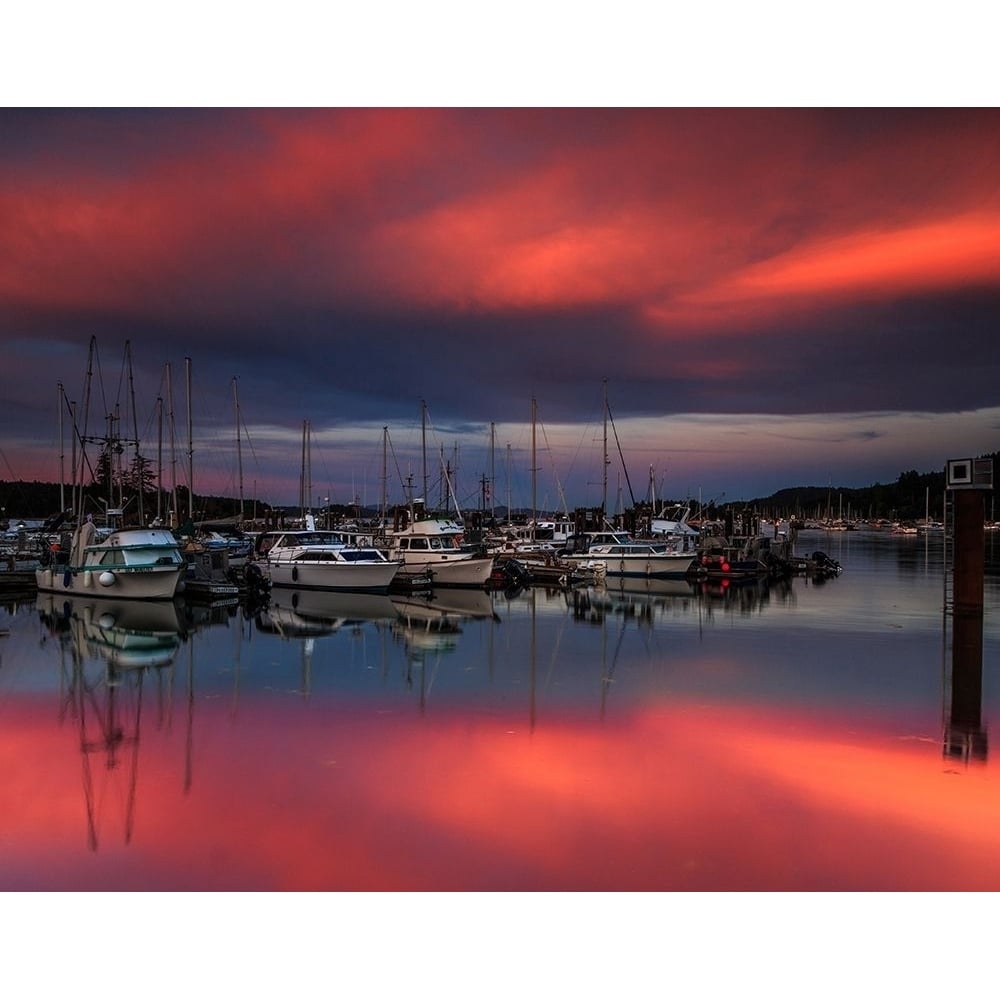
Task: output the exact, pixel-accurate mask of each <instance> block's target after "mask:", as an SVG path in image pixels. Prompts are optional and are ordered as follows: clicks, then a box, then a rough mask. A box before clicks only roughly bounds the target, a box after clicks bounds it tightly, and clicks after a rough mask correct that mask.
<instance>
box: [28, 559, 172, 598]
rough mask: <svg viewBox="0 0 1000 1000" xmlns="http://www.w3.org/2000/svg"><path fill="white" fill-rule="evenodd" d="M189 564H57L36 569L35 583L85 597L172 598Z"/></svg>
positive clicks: (47, 588)
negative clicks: (109, 566)
mask: <svg viewBox="0 0 1000 1000" xmlns="http://www.w3.org/2000/svg"><path fill="white" fill-rule="evenodd" d="M186 570H187V566H186V565H180V566H163V567H159V566H151V567H135V568H134V569H130V568H129V567H128V566H115V567H114V568H113V569H112V570H108V569H105V568H102V567H100V566H96V567H93V568H83V569H74V570H66V569H65V568H63V567H59V566H54V567H51V566H50V567H46V568H42V569H36V570H35V583H36V584H37V586H38V589H39V590H41V591H44V592H46V593H52V594H67V595H70V596H73V595H76V596H84V597H110V598H129V599H135V600H170V599H171V598H172V597H174V595H175V594H177V592H178V590H179V589H180V585H181V578H182V577H183V575H184V573H185V572H186Z"/></svg>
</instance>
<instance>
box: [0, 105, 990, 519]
mask: <svg viewBox="0 0 1000 1000" xmlns="http://www.w3.org/2000/svg"><path fill="white" fill-rule="evenodd" d="M998 317H1000V112H998V111H996V110H992V109H970V110H912V109H903V110H801V109H799V110H797V109H787V110H766V109H764V110H759V109H745V110H699V109H671V108H666V109H635V110H616V109H608V108H604V109H595V110H586V109H562V110H545V109H530V108H516V109H507V110H505V109H496V108H494V109H482V110H476V109H474V108H466V109H435V108H428V109H423V110H419V109H417V110H406V109H377V108H376V109H355V110H337V109H332V110H218V111H213V110H197V109H189V110H148V111H143V110H118V111H112V110H66V111H43V110H32V109H27V110H12V109H8V110H5V111H2V112H0V398H2V400H3V408H2V411H0V449H2V455H0V460H2V461H0V479H5V480H12V479H36V478H37V479H44V480H50V481H56V480H57V479H58V478H59V470H60V462H59V452H60V441H59V430H58V411H57V404H58V398H59V397H58V388H57V385H58V383H59V382H60V381H61V382H62V383H63V385H64V386H65V390H66V394H67V397H68V398H69V399H72V400H76V401H81V400H82V398H83V395H82V394H83V384H84V374H85V370H86V365H87V354H88V344H89V340H90V338H91V336H95V337H96V338H97V344H98V348H97V349H98V359H99V365H100V372H101V373H102V374H103V384H104V394H105V395H104V399H103V400H102V399H101V397H100V395H99V390H98V389H97V388H95V389H94V392H93V396H92V403H91V411H90V421H91V424H90V427H91V433H94V432H95V431H94V428H95V427H97V426H99V425H100V424H101V422H102V420H103V414H104V413H105V412H107V410H108V409H110V407H112V406H113V405H114V400H115V399H117V398H120V399H121V400H122V406H123V408H124V407H126V403H127V393H126V391H125V389H122V390H119V385H120V383H121V379H122V371H123V370H122V359H123V353H124V345H125V342H126V340H128V341H129V342H130V344H131V351H132V359H133V368H134V374H135V395H136V405H135V412H136V422H137V425H138V428H139V434H140V436H141V437H142V438H143V452H144V454H146V455H147V457H149V458H151V459H155V456H156V450H157V439H158V438H157V435H158V432H157V419H156V397H157V395H164V394H165V386H164V371H165V364H166V363H167V362H169V363H170V366H171V372H172V381H173V399H174V411H175V428H176V430H175V433H176V454H177V456H178V468H179V470H180V471H179V472H178V477H179V481H180V482H182V483H183V482H186V478H185V477H184V476H183V465H184V462H185V461H186V459H185V458H183V457H182V456H183V453H184V452H186V449H187V434H188V429H187V423H186V415H185V382H184V373H185V364H184V359H185V358H186V357H190V358H191V372H192V411H193V430H192V436H193V445H194V466H195V492H196V493H199V492H206V493H207V492H224V493H232V494H233V495H235V494H236V491H237V489H238V472H239V470H238V462H237V452H236V447H235V398H236V396H238V399H239V405H240V413H241V419H242V423H243V424H244V427H245V429H244V432H243V435H242V437H241V442H242V471H243V479H244V490H245V493H246V495H247V496H250V495H251V493H252V492H256V494H257V495H258V496H259V497H260V498H261V499H263V500H265V501H269V502H271V503H295V502H296V501H297V499H298V490H299V476H300V469H301V455H302V435H303V422H304V421H306V420H308V421H309V422H310V425H311V429H312V432H311V447H310V456H311V462H310V465H311V482H312V488H311V492H312V496H313V497H315V498H319V497H322V498H324V499H325V498H326V497H329V498H330V499H331V501H332V502H349V501H350V500H351V499H352V498H354V497H358V498H359V499H361V500H362V501H364V502H367V503H372V504H375V503H378V501H379V499H380V495H381V489H382V484H381V477H382V461H383V428H387V429H388V440H389V444H390V452H389V457H388V463H387V464H388V472H389V483H388V492H389V498H390V500H398V499H402V497H403V491H402V488H401V486H400V479H401V478H405V477H406V476H407V475H409V474H412V475H413V476H414V484H415V487H416V489H417V492H418V494H419V493H420V492H422V482H421V476H422V455H421V441H422V434H421V405H422V404H421V401H426V405H427V419H428V429H427V447H428V449H429V450H430V455H429V458H428V465H429V467H430V472H429V478H430V481H431V483H432V484H433V485H431V487H430V490H429V492H430V498H431V500H432V501H436V500H437V499H438V498H439V495H440V493H441V487H440V486H439V485H437V484H438V483H439V475H438V471H437V470H438V468H439V466H440V462H441V457H442V455H443V457H444V460H445V461H446V462H447V463H448V464H449V465H450V466H451V468H452V469H453V470H454V471H455V478H456V491H457V494H458V500H459V503H460V504H461V505H462V507H463V509H470V508H474V507H476V506H478V505H479V503H480V496H481V494H480V492H479V480H480V478H481V477H482V476H488V477H489V476H491V473H492V476H493V478H494V480H495V482H494V490H495V496H496V500H497V502H498V503H501V502H505V501H506V500H507V498H508V496H509V497H510V499H511V501H512V503H513V504H514V505H515V506H530V505H531V503H532V494H531V486H530V483H531V474H530V469H531V451H530V449H531V412H532V406H531V401H532V398H534V399H535V400H536V401H537V425H536V428H537V430H536V449H537V453H536V460H535V467H536V468H537V482H536V498H537V501H538V503H539V505H540V506H544V507H549V508H558V507H560V506H561V505H562V502H563V498H565V502H566V503H567V505H568V506H569V507H570V508H571V509H572V508H573V507H574V506H577V505H592V504H598V503H600V502H601V500H602V495H603V491H604V484H603V480H602V467H601V465H602V457H603V428H604V410H603V405H604V404H603V399H604V390H605V382H604V380H605V379H606V380H607V381H606V389H607V400H608V404H609V407H610V413H611V417H612V423H611V424H610V425H609V429H608V442H609V443H608V450H609V462H610V464H609V465H608V485H607V503H608V507H609V509H611V510H614V509H616V508H617V507H618V506H619V505H622V506H629V505H630V504H631V501H632V499H633V498H634V499H636V500H642V499H644V498H646V497H647V496H648V494H649V492H650V481H652V483H653V485H654V488H655V493H656V496H657V497H675V498H683V497H685V496H693V497H697V496H698V495H699V494H701V495H703V497H704V499H705V500H708V499H713V498H719V497H724V499H726V500H730V499H733V500H735V499H749V498H753V497H758V496H766V495H768V494H770V493H772V492H773V491H775V490H777V489H780V488H782V487H785V486H795V485H819V486H833V487H836V486H863V485H868V484H870V483H873V482H892V481H895V480H896V478H897V477H898V476H899V474H900V473H901V472H903V471H906V470H908V469H911V468H915V469H917V470H918V471H921V472H925V471H931V470H935V469H940V468H942V467H943V466H944V463H945V461H946V460H947V459H949V458H960V457H965V456H968V455H978V454H982V453H984V452H988V451H993V450H996V449H997V448H1000V391H998V385H1000V351H998V350H997V348H996V346H995V337H996V332H997V320H998ZM234 377H235V378H236V379H237V382H236V385H237V386H238V391H237V394H236V396H234V391H233V379H234ZM95 379H96V374H95ZM95 386H96V382H95ZM129 405H130V404H129ZM126 412H127V410H126ZM130 419H131V418H130ZM491 425H492V427H493V433H492V437H491ZM66 442H67V443H66V445H65V454H66V463H67V465H68V462H69V452H70V449H69V444H68V430H67V431H66ZM165 447H167V446H166V445H165ZM622 457H624V462H625V472H623V471H622ZM626 473H627V475H626ZM167 475H168V473H167V472H166V471H165V477H166V476H167ZM167 485H169V481H168V482H167Z"/></svg>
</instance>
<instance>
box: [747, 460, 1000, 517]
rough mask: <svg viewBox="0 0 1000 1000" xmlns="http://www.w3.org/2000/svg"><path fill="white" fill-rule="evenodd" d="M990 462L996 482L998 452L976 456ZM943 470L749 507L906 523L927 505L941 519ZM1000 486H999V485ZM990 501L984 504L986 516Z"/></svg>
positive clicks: (801, 492)
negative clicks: (885, 519) (989, 459)
mask: <svg viewBox="0 0 1000 1000" xmlns="http://www.w3.org/2000/svg"><path fill="white" fill-rule="evenodd" d="M976 457H978V458H991V459H992V460H993V480H994V483H997V482H998V481H997V459H998V458H1000V452H992V453H991V454H988V455H979V456H976ZM944 480H945V476H944V469H941V471H939V472H923V473H921V472H917V471H916V470H915V469H911V470H910V471H909V472H903V473H900V476H899V479H897V480H896V482H894V483H875V484H874V485H872V486H863V487H860V488H851V487H846V486H792V487H788V488H786V489H783V490H778V492H777V493H775V494H774V495H773V496H770V497H759V498H758V499H756V500H752V501H750V503H749V504H748V506H750V507H756V508H758V509H763V510H767V511H769V512H774V513H777V514H782V515H788V516H791V515H798V516H801V517H827V516H832V517H839V516H841V515H843V516H844V517H847V516H848V515H850V516H851V517H860V518H876V517H878V518H890V519H893V520H897V519H898V520H909V519H915V518H918V517H923V516H924V513H925V511H926V509H927V506H928V503H929V505H930V516H931V517H933V518H938V519H940V518H941V516H942V513H943V511H942V506H943V502H944ZM998 485H1000V483H998ZM989 511H990V501H987V513H989Z"/></svg>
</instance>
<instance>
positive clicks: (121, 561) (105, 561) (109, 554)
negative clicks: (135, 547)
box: [98, 549, 144, 566]
mask: <svg viewBox="0 0 1000 1000" xmlns="http://www.w3.org/2000/svg"><path fill="white" fill-rule="evenodd" d="M139 555H140V553H135V556H136V557H138V556H139ZM133 561H134V562H143V561H144V560H142V559H141V558H135V559H134V560H133ZM98 565H99V566H124V565H125V553H124V552H122V550H121V549H107V550H106V551H105V552H104V554H103V555H102V556H101V560H100V562H99V563H98Z"/></svg>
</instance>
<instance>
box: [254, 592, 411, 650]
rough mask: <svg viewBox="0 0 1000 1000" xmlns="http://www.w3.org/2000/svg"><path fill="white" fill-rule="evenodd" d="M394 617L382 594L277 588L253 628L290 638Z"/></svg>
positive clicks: (327, 632) (387, 620) (392, 619)
mask: <svg viewBox="0 0 1000 1000" xmlns="http://www.w3.org/2000/svg"><path fill="white" fill-rule="evenodd" d="M395 619H396V608H395V606H394V605H393V603H392V601H391V600H390V599H389V598H388V597H387V596H386V595H385V594H371V593H352V592H349V591H342V590H338V591H334V590H290V589H288V588H287V587H279V588H276V589H274V590H272V591H271V599H270V601H269V602H268V605H267V607H266V608H264V609H262V610H261V612H260V613H259V614H258V615H257V628H258V629H259V630H260V631H262V632H273V633H276V634H277V635H281V636H284V637H286V638H293V637H303V636H305V637H308V636H322V635H330V634H332V633H333V632H336V631H338V630H339V629H341V628H343V627H344V626H351V625H357V624H360V623H363V622H391V621H395Z"/></svg>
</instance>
